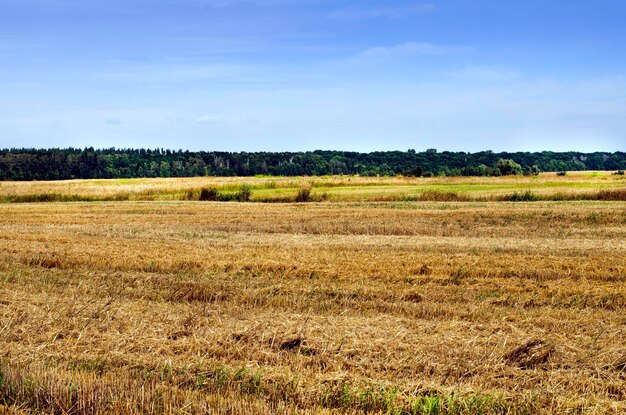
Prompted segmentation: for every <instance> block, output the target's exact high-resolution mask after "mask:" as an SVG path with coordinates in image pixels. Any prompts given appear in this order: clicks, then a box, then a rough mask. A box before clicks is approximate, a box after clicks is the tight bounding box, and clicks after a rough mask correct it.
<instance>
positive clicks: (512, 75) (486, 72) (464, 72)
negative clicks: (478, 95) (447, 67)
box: [447, 66, 522, 83]
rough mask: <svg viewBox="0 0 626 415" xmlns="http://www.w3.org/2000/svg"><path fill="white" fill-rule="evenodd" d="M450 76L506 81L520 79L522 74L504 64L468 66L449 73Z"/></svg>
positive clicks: (456, 78)
mask: <svg viewBox="0 0 626 415" xmlns="http://www.w3.org/2000/svg"><path fill="white" fill-rule="evenodd" d="M447 75H448V76H450V78H452V79H454V80H459V81H470V82H489V83H493V82H505V81H511V80H514V79H519V78H520V77H521V76H522V74H521V73H520V72H518V71H515V70H512V69H509V68H505V67H502V66H467V67H465V68H463V69H460V70H456V71H450V72H448V73H447Z"/></svg>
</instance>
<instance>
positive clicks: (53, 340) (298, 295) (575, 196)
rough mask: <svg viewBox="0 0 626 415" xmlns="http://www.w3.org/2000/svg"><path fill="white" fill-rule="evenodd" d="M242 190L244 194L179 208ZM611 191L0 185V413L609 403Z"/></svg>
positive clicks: (624, 348)
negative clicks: (210, 192) (204, 191)
mask: <svg viewBox="0 0 626 415" xmlns="http://www.w3.org/2000/svg"><path fill="white" fill-rule="evenodd" d="M242 183H245V184H246V185H247V188H248V190H250V191H251V194H250V202H243V203H241V202H203V201H197V197H198V194H199V192H200V189H201V188H203V187H208V188H214V189H217V190H218V191H220V192H223V193H224V194H228V193H229V192H230V193H234V192H237V191H239V190H240V189H241V185H242ZM238 189H239V190H238ZM303 189H308V190H310V197H309V198H308V199H307V200H310V201H309V202H308V203H294V200H295V198H296V197H297V195H298V194H299V192H301V191H302V190H303ZM625 193H626V180H624V178H623V176H617V175H611V174H604V173H591V172H585V173H580V174H569V175H568V176H565V177H556V176H555V175H554V174H551V175H550V174H544V175H541V176H539V177H520V178H473V179H468V178H432V179H409V178H363V177H361V178H359V177H326V178H325V177H318V178H190V179H137V180H111V181H106V180H93V181H67V182H48V183H45V182H30V183H9V182H4V183H1V184H0V201H4V202H5V203H0V215H1V216H0V413H16V414H18V413H19V414H21V413H55V414H66V413H67V414H85V413H89V414H92V413H94V414H95V413H116V414H140V413H155V414H156V413H168V414H169V413H172V414H178V413H190V414H196V413H198V414H199V413H216V414H217V413H219V414H221V413H229V414H248V413H250V414H257V413H258V414H272V413H273V414H286V413H294V414H296V413H310V414H330V413H333V414H345V413H381V414H537V413H545V414H562V413H571V414H623V413H626V203H625V202H624V199H623V197H624V194H625ZM515 195H518V196H515ZM57 200H58V202H55V201H57ZM16 202H20V203H16ZM36 202H38V203H36ZM255 202H256V203H255ZM269 202H273V203H269ZM281 202H283V203H281Z"/></svg>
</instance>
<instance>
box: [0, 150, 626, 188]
mask: <svg viewBox="0 0 626 415" xmlns="http://www.w3.org/2000/svg"><path fill="white" fill-rule="evenodd" d="M623 169H626V153H624V152H615V153H606V152H596V153H578V152H550V151H543V152H534V153H528V152H518V153H506V152H502V153H494V152H492V151H481V152H478V153H465V152H449V151H442V152H438V151H437V150H435V149H429V150H426V151H424V152H417V151H415V150H408V151H383V152H372V153H357V152H348V151H310V152H283V153H278V152H277V153H271V152H255V153H247V152H239V153H229V152H217V151H213V152H205V151H201V152H191V151H183V150H178V151H172V150H163V149H116V148H109V149H94V148H85V149H75V148H67V149H5V150H0V180H61V179H93V178H133V177H187V176H254V175H276V176H303V175H311V176H313V175H331V174H359V175H372V176H376V175H398V174H402V175H410V176H443V175H445V176H494V175H495V176H498V175H502V174H535V173H538V172H540V171H557V172H558V171H568V170H572V171H573V170H623Z"/></svg>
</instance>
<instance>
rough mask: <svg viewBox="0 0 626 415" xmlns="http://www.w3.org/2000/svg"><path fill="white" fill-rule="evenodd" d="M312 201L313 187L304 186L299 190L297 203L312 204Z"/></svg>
mask: <svg viewBox="0 0 626 415" xmlns="http://www.w3.org/2000/svg"><path fill="white" fill-rule="evenodd" d="M310 201H311V186H304V187H301V188H300V190H298V194H297V195H296V202H298V203H303V202H310Z"/></svg>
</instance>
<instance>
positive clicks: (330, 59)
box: [0, 0, 626, 152]
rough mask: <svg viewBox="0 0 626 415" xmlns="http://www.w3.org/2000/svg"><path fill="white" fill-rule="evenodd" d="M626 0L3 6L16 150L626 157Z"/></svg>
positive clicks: (53, 0)
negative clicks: (325, 151) (585, 154)
mask: <svg viewBox="0 0 626 415" xmlns="http://www.w3.org/2000/svg"><path fill="white" fill-rule="evenodd" d="M624 21H626V1H623V0H594V1H589V0H585V1H579V0H548V1H546V0H542V1H538V0H525V1H519V0H427V1H424V2H421V1H408V0H397V1H394V0H389V1H371V0H361V1H354V0H247V1H246V0H100V1H89V0H0V148H12V147H20V148H21V147H45V148H49V147H69V146H72V147H96V148H109V147H117V148H138V147H144V148H157V147H158V148H171V149H188V150H207V151H213V150H221V151H306V150H315V149H332V150H350V151H363V152H368V151H378V150H407V149H416V150H418V151H423V150H425V149H428V148H437V149H439V150H450V151H472V152H474V151H481V150H489V149H490V150H494V151H541V150H552V151H569V150H574V151H625V150H626V25H625V24H624Z"/></svg>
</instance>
